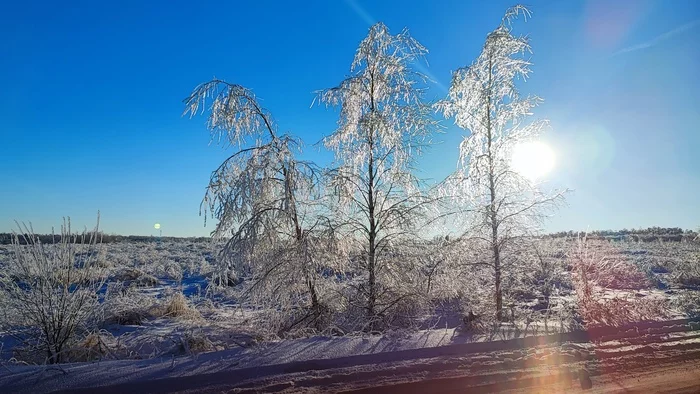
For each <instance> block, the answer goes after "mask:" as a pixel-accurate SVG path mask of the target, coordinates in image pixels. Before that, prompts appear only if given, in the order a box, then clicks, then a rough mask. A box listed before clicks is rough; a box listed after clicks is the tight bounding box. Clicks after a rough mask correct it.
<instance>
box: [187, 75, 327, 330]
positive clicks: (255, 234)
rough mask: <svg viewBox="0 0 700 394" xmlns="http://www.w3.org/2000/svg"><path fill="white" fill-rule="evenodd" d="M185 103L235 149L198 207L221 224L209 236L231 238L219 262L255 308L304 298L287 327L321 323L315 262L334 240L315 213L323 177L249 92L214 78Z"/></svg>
mask: <svg viewBox="0 0 700 394" xmlns="http://www.w3.org/2000/svg"><path fill="white" fill-rule="evenodd" d="M184 101H185V105H186V110H185V114H188V113H189V114H190V115H191V116H193V115H195V114H197V113H198V112H205V111H207V110H208V117H207V119H208V124H207V125H208V128H209V129H210V131H211V134H212V138H213V139H216V140H218V141H219V142H222V141H223V142H224V143H228V144H230V145H233V146H237V147H238V148H239V149H238V150H237V151H236V152H235V153H234V154H233V155H231V156H230V157H229V158H228V159H226V160H225V161H224V162H223V163H222V164H221V165H220V166H219V168H217V169H216V170H215V171H213V172H212V175H211V178H210V180H209V185H208V187H207V191H206V194H205V197H204V200H203V201H202V210H203V211H204V215H205V217H206V215H207V214H208V213H209V214H211V215H212V216H213V217H214V218H216V219H218V223H217V224H216V229H215V230H214V232H213V234H214V236H215V237H218V238H228V241H227V243H226V245H225V247H224V249H223V252H222V256H223V257H224V261H225V262H226V263H227V264H228V265H229V266H230V267H231V268H232V269H233V270H234V271H235V273H236V275H237V276H238V277H239V278H243V279H247V283H246V288H247V290H246V293H245V294H246V295H251V296H254V299H255V301H256V303H258V304H259V305H263V306H269V307H270V308H273V309H275V310H277V311H279V310H280V309H286V310H288V311H289V310H293V309H295V307H296V306H297V305H296V302H297V300H299V299H305V300H308V301H307V302H308V304H307V305H302V306H304V307H305V308H306V309H307V310H308V311H309V313H306V314H303V315H301V316H297V320H296V321H293V322H291V323H289V325H288V326H287V327H286V328H290V327H291V326H296V325H298V324H300V323H302V322H307V323H318V321H317V320H318V319H319V318H320V317H321V315H322V312H323V310H324V305H323V302H322V300H321V299H320V295H319V294H318V284H317V280H318V279H319V275H318V270H319V269H320V268H321V263H320V261H319V259H318V258H319V257H320V256H321V255H323V249H324V248H325V247H328V248H330V245H329V242H331V240H332V238H333V236H332V233H333V231H332V228H331V227H329V226H328V225H327V223H328V222H327V220H326V221H324V218H323V216H322V215H318V213H319V212H320V211H319V210H317V209H316V208H317V205H318V204H319V203H320V189H319V184H320V183H319V180H320V179H319V177H320V171H319V170H318V169H317V168H316V166H315V165H314V164H313V163H310V162H306V161H302V160H300V159H298V158H297V156H296V155H297V154H298V153H299V151H300V141H299V140H298V139H296V138H294V137H293V136H290V135H286V134H285V135H280V134H279V132H278V130H277V126H276V125H275V123H274V121H273V118H272V116H271V114H270V112H269V111H268V110H267V109H265V108H263V107H262V106H261V105H260V103H259V101H258V100H257V98H256V96H255V95H254V94H253V92H252V91H251V90H249V89H247V88H245V87H243V86H240V85H236V84H231V83H228V82H225V81H222V80H216V79H215V80H212V81H210V82H207V83H204V84H201V85H199V86H197V87H196V88H195V89H194V91H193V92H192V94H191V95H190V96H189V97H187V98H186V99H185V100H184ZM280 324H282V325H283V324H286V323H283V322H281V323H280ZM280 328H285V327H280Z"/></svg>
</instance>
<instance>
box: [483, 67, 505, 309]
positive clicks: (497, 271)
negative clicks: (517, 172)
mask: <svg viewBox="0 0 700 394" xmlns="http://www.w3.org/2000/svg"><path fill="white" fill-rule="evenodd" d="M491 84H492V64H491V59H490V58H489V81H488V86H489V92H488V94H487V95H486V132H487V133H488V135H487V148H488V152H487V157H488V161H489V172H488V176H489V192H490V204H489V222H490V224H491V248H492V250H493V270H494V273H493V275H494V282H495V284H494V286H495V295H494V297H495V299H496V320H497V321H502V320H503V293H502V290H501V246H500V242H499V241H500V240H499V238H498V212H497V209H496V199H497V192H496V180H495V176H496V174H495V172H496V169H495V168H494V163H493V152H492V151H491V143H492V142H493V134H492V126H491V95H492V92H491V91H490V89H491Z"/></svg>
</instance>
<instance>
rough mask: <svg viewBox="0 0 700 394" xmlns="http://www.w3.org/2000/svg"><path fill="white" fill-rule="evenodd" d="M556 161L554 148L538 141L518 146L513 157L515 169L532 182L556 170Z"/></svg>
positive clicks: (512, 161)
mask: <svg viewBox="0 0 700 394" xmlns="http://www.w3.org/2000/svg"><path fill="white" fill-rule="evenodd" d="M554 161H555V158H554V152H553V151H552V148H550V147H549V146H548V145H547V144H544V143H542V142H538V141H531V142H525V143H522V144H519V145H517V146H516V147H515V148H513V156H512V157H511V165H512V166H513V169H514V170H515V171H517V172H518V173H520V174H521V175H522V176H524V177H526V178H528V179H530V180H531V181H535V180H537V179H539V178H542V177H543V176H545V175H547V174H548V173H549V172H550V171H551V170H552V169H553V168H554Z"/></svg>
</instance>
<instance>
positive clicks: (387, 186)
mask: <svg viewBox="0 0 700 394" xmlns="http://www.w3.org/2000/svg"><path fill="white" fill-rule="evenodd" d="M426 53H427V50H426V48H425V47H423V46H422V45H421V44H420V43H419V42H418V41H416V40H415V39H413V38H412V37H411V36H410V35H409V34H408V32H407V31H406V30H404V31H402V32H401V33H400V34H397V35H392V34H390V33H389V30H388V29H387V27H386V26H385V25H384V24H382V23H377V24H375V25H373V26H372V27H371V28H370V29H369V34H368V35H367V37H365V38H364V39H363V40H362V42H361V43H360V45H359V47H358V49H357V51H356V53H355V57H354V60H353V62H352V65H351V68H350V72H351V74H350V76H349V77H347V78H346V79H345V80H343V81H342V82H341V83H340V84H339V85H338V86H337V87H334V88H331V89H327V90H324V91H321V92H319V99H320V101H321V102H323V103H325V104H327V105H331V106H338V107H340V119H339V121H338V128H337V129H336V130H335V132H334V133H333V134H331V135H330V136H328V137H327V138H325V139H324V144H325V146H326V147H327V148H329V149H330V150H332V151H333V152H334V153H335V157H336V161H337V164H338V167H337V168H336V169H335V170H334V171H333V181H332V185H333V190H334V194H335V196H337V197H338V201H339V202H340V204H341V207H342V208H344V209H342V210H339V212H338V215H339V216H341V217H340V222H341V223H343V224H344V225H345V228H346V229H348V230H349V234H350V236H349V238H351V239H352V240H354V241H356V245H357V246H356V249H357V250H359V256H358V258H356V259H354V260H356V262H357V263H358V268H359V269H360V271H362V272H363V274H364V276H363V280H362V281H361V283H360V284H359V285H358V286H357V295H358V296H359V299H360V302H361V304H362V306H361V307H362V308H363V309H364V310H365V311H366V315H367V316H368V318H369V319H370V321H372V320H374V319H375V318H376V317H381V316H383V315H384V313H385V312H386V311H387V310H388V308H391V307H392V306H394V305H396V303H397V302H398V300H400V299H402V297H406V296H407V294H406V292H405V291H403V290H402V286H406V285H407V284H408V283H407V282H406V281H405V280H403V277H402V274H401V270H402V268H401V266H400V262H399V261H397V259H393V258H392V252H391V250H392V248H393V245H395V244H396V243H397V242H399V241H401V240H402V239H403V238H405V237H407V236H409V235H411V234H412V231H414V230H415V228H416V222H417V220H418V218H419V217H420V213H421V211H422V209H423V208H425V207H426V204H427V200H426V199H425V198H424V197H423V195H422V194H421V192H420V188H419V187H418V186H419V183H418V180H417V179H416V178H415V177H414V176H413V174H412V173H411V168H412V164H413V159H414V158H415V156H416V155H418V154H419V153H420V150H421V147H422V146H423V144H424V143H425V138H426V136H428V135H429V134H430V133H431V132H432V131H433V129H434V127H435V125H436V122H435V120H434V118H433V117H432V116H431V113H430V107H429V106H427V105H426V104H424V102H423V93H424V83H425V82H426V80H427V79H426V77H425V76H424V75H423V74H421V73H419V72H417V71H416V70H415V69H413V68H412V67H411V66H412V63H414V62H415V61H419V60H420V59H421V58H422V57H423V56H424V55H425V54H426ZM404 288H405V287H404Z"/></svg>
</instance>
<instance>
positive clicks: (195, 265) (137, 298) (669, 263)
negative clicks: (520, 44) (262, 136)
mask: <svg viewBox="0 0 700 394" xmlns="http://www.w3.org/2000/svg"><path fill="white" fill-rule="evenodd" d="M593 249H594V251H595V252H597V253H598V254H599V255H601V256H603V255H604V256H606V257H607V258H608V260H612V261H621V262H623V263H625V264H628V265H622V267H627V268H629V267H631V268H633V272H631V273H630V272H623V274H621V275H622V276H628V275H632V274H634V275H636V276H640V275H642V277H644V278H647V279H645V280H648V283H647V284H646V285H645V286H643V287H642V288H636V289H620V288H615V287H616V286H617V284H615V283H612V284H611V286H612V287H613V288H605V289H601V290H602V292H603V294H604V298H612V297H619V296H627V297H631V298H633V299H661V300H667V301H669V310H668V315H667V316H666V317H665V319H677V318H684V317H688V316H689V313H690V312H692V310H691V309H692V307H693V302H694V300H697V298H693V295H697V294H698V292H697V288H698V287H697V286H696V285H695V282H694V280H697V278H700V273H699V272H700V271H699V270H700V266H699V263H698V261H699V260H698V259H700V247H699V246H698V244H694V243H631V242H630V243H607V242H605V243H598V244H594V245H593ZM1 252H2V253H0V264H1V262H2V261H3V259H7V258H9V254H8V253H7V251H6V250H3V251H1ZM555 252H556V251H555ZM103 253H104V260H105V265H106V269H107V272H108V275H109V278H110V280H109V283H108V286H107V287H106V288H105V291H113V292H114V294H117V295H120V296H119V297H121V298H118V299H117V301H118V303H115V304H114V305H117V306H119V308H122V307H123V308H124V310H125V311H129V310H138V311H139V313H138V316H137V317H136V318H135V319H136V321H121V322H115V321H114V319H113V318H109V319H108V317H110V316H108V315H109V313H111V314H113V315H114V314H115V313H116V312H117V310H116V309H115V308H113V307H112V304H110V308H108V309H109V310H108V311H106V312H105V322H104V324H102V325H101V331H100V332H99V338H100V341H101V344H100V346H102V348H104V351H102V352H101V356H100V357H99V358H100V360H101V361H99V362H97V360H95V361H93V362H91V363H78V364H70V365H65V366H63V367H62V369H63V370H64V371H66V372H67V374H64V373H63V372H61V371H59V370H46V369H45V368H44V367H35V366H26V365H24V364H25V363H32V362H37V363H40V360H39V359H33V358H32V357H31V355H27V354H24V353H23V352H22V349H21V347H20V346H18V343H17V341H15V340H14V339H13V338H12V337H11V336H7V335H2V334H0V342H2V346H1V347H0V359H1V360H3V361H2V362H1V363H0V374H1V377H0V386H2V385H13V386H14V387H24V385H25V384H28V383H29V382H32V385H31V386H26V387H34V388H36V390H35V391H34V390H30V391H32V392H41V391H44V390H43V389H42V388H45V389H48V388H49V387H52V386H51V385H52V384H58V383H56V382H63V381H65V382H80V383H79V385H80V386H82V385H88V386H89V385H93V384H97V383H102V382H104V381H109V382H111V384H117V383H119V382H126V381H132V380H133V379H151V378H154V377H177V376H194V375H199V374H207V373H218V372H226V371H230V370H242V369H245V368H253V367H261V366H271V365H279V364H289V363H297V362H306V361H309V360H328V359H344V358H347V357H353V356H367V357H371V359H370V360H372V361H373V362H377V360H381V359H382V357H384V356H378V355H379V354H382V355H385V354H391V356H386V357H388V359H389V360H390V359H393V358H396V357H397V353H396V352H399V353H398V354H399V355H400V354H402V353H401V352H408V353H403V356H400V357H404V356H405V357H408V358H415V357H417V354H416V352H420V351H422V350H421V349H437V348H440V347H443V346H461V345H464V344H469V343H474V342H478V343H484V342H487V341H494V340H508V339H512V338H514V337H521V336H534V335H541V334H542V333H544V332H553V331H554V332H557V331H562V330H563V329H564V328H562V327H559V326H557V325H558V324H560V323H561V322H558V321H557V319H556V318H552V319H551V321H549V322H548V323H547V324H546V327H545V322H543V321H542V320H535V321H527V322H526V321H519V322H517V323H516V324H510V325H508V324H506V325H503V326H501V327H500V328H499V329H495V330H482V331H481V333H480V334H463V333H461V332H460V330H459V325H460V324H461V319H460V318H459V317H457V316H452V315H440V316H437V315H436V316H433V317H431V318H429V319H427V320H426V321H431V322H435V323H437V324H436V325H434V327H433V328H432V329H420V330H415V329H413V330H408V329H406V330H394V331H391V332H388V333H386V334H384V335H365V334H358V333H355V334H352V333H349V334H347V335H345V336H333V337H331V336H319V335H313V334H312V335H313V336H311V337H308V338H294V339H286V340H282V339H280V338H275V337H274V335H270V333H269V332H267V331H266V330H265V327H260V325H259V321H258V320H256V314H257V313H259V310H256V309H253V308H250V307H249V306H241V305H240V304H239V303H238V295H239V293H238V292H237V291H236V289H235V288H231V287H223V288H222V287H216V286H212V282H213V280H214V279H215V275H216V260H215V258H214V256H215V247H213V246H212V245H210V244H207V243H185V242H182V243H163V244H155V243H151V244H148V243H146V244H144V243H132V244H108V245H105V246H104V251H103ZM562 258H563V257H562ZM634 275H632V276H634ZM645 283H646V282H645ZM109 286H113V288H110V290H107V288H109ZM114 286H116V287H118V291H116V290H115V288H114ZM175 293H182V294H184V295H185V296H186V297H187V302H188V304H189V305H190V307H191V308H192V309H193V311H194V312H193V314H192V315H191V316H190V315H188V316H182V317H172V316H165V315H163V314H162V313H158V311H159V310H161V309H162V308H163V307H164V306H165V305H166V304H167V302H168V300H169V299H170V297H171V296H172V295H173V294H175ZM525 297H527V296H525ZM530 297H532V298H529V299H528V298H524V299H523V300H522V301H521V303H520V306H522V307H524V308H526V309H527V308H530V309H531V310H533V311H537V308H538V307H539V305H540V303H539V301H538V298H537V296H536V295H535V296H534V297H533V296H530ZM552 300H553V304H561V305H573V306H574V307H575V306H576V304H577V300H576V295H575V293H574V292H573V291H568V292H563V293H561V294H558V295H557V296H553V297H552ZM695 306H696V307H697V304H696V305H695ZM130 308H131V309H130ZM117 309H118V308H117ZM553 309H554V308H553ZM108 312H109V313H108ZM438 312H440V311H436V313H438ZM538 312H539V311H538ZM120 313H121V312H120ZM447 313H449V311H448V312H447ZM537 316H543V315H542V314H540V315H537ZM112 317H113V316H112ZM126 317H127V318H128V319H127V320H129V319H132V317H131V316H130V315H129V316H126ZM110 319H111V320H110ZM132 320H133V319H132ZM102 348H101V349H102ZM355 361H356V360H355ZM42 382H43V383H42ZM52 382H53V383H52ZM35 383H36V384H37V385H38V386H35V385H34V384H35ZM18 384H19V385H20V386H15V385H18ZM66 384H68V383H66ZM71 384H73V383H71ZM69 386H70V385H69Z"/></svg>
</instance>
